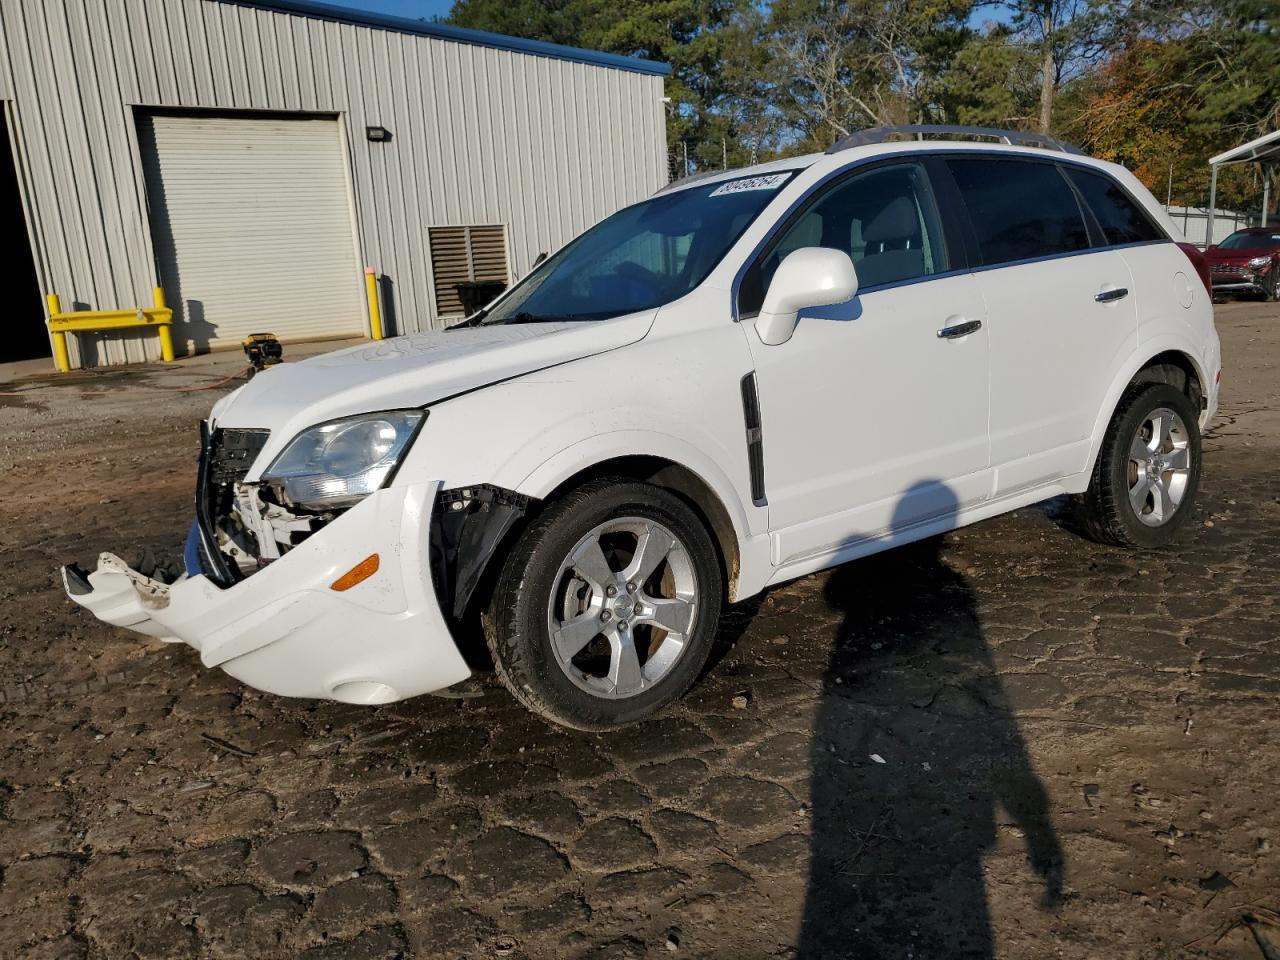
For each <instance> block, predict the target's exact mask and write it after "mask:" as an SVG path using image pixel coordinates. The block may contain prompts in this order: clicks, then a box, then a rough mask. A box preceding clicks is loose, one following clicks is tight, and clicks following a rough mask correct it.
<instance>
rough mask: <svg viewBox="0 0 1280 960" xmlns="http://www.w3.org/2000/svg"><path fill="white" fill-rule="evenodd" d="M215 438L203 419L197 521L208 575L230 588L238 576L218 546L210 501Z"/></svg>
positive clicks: (222, 585)
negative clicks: (232, 573) (233, 572)
mask: <svg viewBox="0 0 1280 960" xmlns="http://www.w3.org/2000/svg"><path fill="white" fill-rule="evenodd" d="M213 437H214V434H213V432H212V431H210V430H209V421H208V420H201V421H200V466H199V469H198V471H197V474H196V524H197V526H198V527H199V530H200V546H201V548H202V550H203V560H204V561H206V562H205V563H204V564H202V565H203V566H204V568H205V576H207V577H208V578H209V579H210V580H212V581H213V582H214V583H215V584H216V585H217V586H219V587H224V588H225V587H229V586H231V585H232V584H234V583H235V582H236V581H235V578H234V577H233V576H232V575H231V570H230V568H229V567H228V566H227V561H226V558H225V557H223V555H222V551H221V550H219V549H218V538H217V534H216V533H215V532H214V526H213V512H212V509H211V507H210V504H209V492H210V491H209V488H210V477H211V472H212V464H211V459H212V457H213Z"/></svg>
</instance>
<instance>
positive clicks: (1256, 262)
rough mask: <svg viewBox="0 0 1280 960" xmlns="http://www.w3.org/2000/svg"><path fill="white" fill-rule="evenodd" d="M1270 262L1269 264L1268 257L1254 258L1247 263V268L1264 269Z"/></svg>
mask: <svg viewBox="0 0 1280 960" xmlns="http://www.w3.org/2000/svg"><path fill="white" fill-rule="evenodd" d="M1270 262H1271V258H1270V257H1254V258H1253V259H1252V260H1250V261H1249V266H1251V267H1254V268H1257V267H1265V266H1266V265H1267V264H1268V263H1270Z"/></svg>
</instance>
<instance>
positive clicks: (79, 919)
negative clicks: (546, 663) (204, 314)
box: [0, 304, 1280, 960]
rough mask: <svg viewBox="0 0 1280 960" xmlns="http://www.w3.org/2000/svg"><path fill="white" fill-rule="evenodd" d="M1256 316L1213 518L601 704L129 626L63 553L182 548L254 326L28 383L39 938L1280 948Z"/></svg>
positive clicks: (1274, 691) (1276, 422)
mask: <svg viewBox="0 0 1280 960" xmlns="http://www.w3.org/2000/svg"><path fill="white" fill-rule="evenodd" d="M1218 318H1219V319H1218V322H1219V329H1220V330H1221V332H1222V335H1223V340H1224V350H1225V354H1226V372H1225V374H1224V386H1223V391H1224V393H1223V405H1222V412H1221V416H1220V418H1219V420H1218V421H1217V423H1216V425H1215V427H1214V429H1213V430H1212V432H1211V433H1210V435H1209V437H1208V438H1207V442H1206V471H1205V478H1204V485H1203V488H1202V491H1201V498H1200V503H1199V505H1198V507H1197V508H1196V512H1195V516H1194V517H1193V518H1192V519H1193V522H1192V523H1191V524H1189V527H1188V529H1187V530H1186V531H1185V534H1184V535H1183V536H1182V537H1181V538H1180V540H1179V542H1178V543H1177V545H1176V546H1175V547H1173V548H1172V549H1169V550H1167V551H1164V552H1160V553H1150V554H1137V553H1127V552H1124V551H1119V550H1114V549H1109V548H1103V547H1099V546H1096V545H1093V544H1091V543H1089V542H1087V541H1085V540H1083V539H1082V538H1081V537H1079V536H1078V535H1077V534H1076V533H1075V532H1074V531H1073V530H1072V528H1071V524H1070V521H1069V518H1068V515H1067V512H1066V511H1065V509H1064V505H1063V504H1062V503H1060V502H1052V503H1049V504H1046V505H1043V506H1042V507H1038V508H1032V509H1027V510H1023V511H1019V512H1018V513H1016V514H1013V515H1010V516H1007V517H1003V518H1000V519H997V520H994V521H990V522H987V523H984V524H980V525H977V526H975V527H971V528H968V529H966V530H963V531H959V532H957V533H954V534H951V535H948V536H946V537H944V538H941V539H938V540H934V541H930V542H928V543H924V544H919V545H915V546H912V547H907V548H903V549H901V550H898V551H894V552H891V553H889V554H885V555H882V556H880V557H874V558H870V559H868V560H865V561H859V562H856V563H854V564H850V565H847V566H845V567H843V568H840V569H838V570H836V571H833V572H829V573H825V574H821V575H815V576H812V577H807V578H805V579H803V580H799V581H796V582H794V583H792V584H789V585H786V586H783V587H780V588H776V589H773V590H771V591H769V592H768V594H767V595H765V596H764V597H762V598H757V600H755V601H754V602H751V603H748V604H745V605H743V606H741V607H738V608H735V609H734V610H732V611H731V612H730V614H729V615H728V617H727V618H726V623H725V628H724V634H723V637H722V640H723V643H722V647H723V656H722V657H721V659H720V661H719V663H718V664H717V665H716V666H715V667H714V669H713V670H712V671H711V672H710V674H709V675H708V676H707V677H706V678H705V679H704V680H703V681H702V682H701V683H700V684H699V685H698V686H697V687H696V688H695V689H694V691H693V692H692V694H691V695H690V696H689V697H688V698H687V699H686V700H685V701H683V702H682V703H681V704H680V705H679V706H678V707H677V708H676V709H674V710H672V711H671V712H669V713H668V714H667V715H665V716H663V717H661V718H659V719H656V720H654V721H652V722H649V723H646V724H642V725H640V726H637V727H634V728H631V729H628V730H626V731H624V732H621V733H617V734H613V735H599V736H597V735H585V734H572V733H568V732H565V731H562V730H558V729H553V728H550V727H547V726H546V725H544V724H543V723H541V722H540V721H539V720H537V719H536V718H534V717H532V716H530V715H529V714H527V713H526V712H525V711H523V710H522V709H521V708H519V707H518V706H517V705H516V704H515V703H514V702H513V701H512V700H511V698H510V697H509V696H507V695H506V693H505V692H504V691H503V690H502V689H501V688H499V687H498V686H497V685H496V684H495V683H494V682H492V680H491V678H483V679H482V681H481V683H480V684H479V686H478V691H477V692H478V695H477V696H474V697H471V698H467V699H442V698H433V697H423V698H419V699H416V700H412V701H408V702H405V703H400V704H393V705H390V706H386V707H380V708H356V707H349V706H343V705H339V704H333V703H311V702H299V701H289V700H284V699H280V698H277V697H273V696H268V695H265V694H260V693H257V692H255V691H253V690H248V689H245V688H244V687H242V686H241V685H240V684H238V683H237V682H235V681H234V680H232V679H231V678H229V677H227V676H226V675H224V674H222V673H221V672H219V671H216V670H215V671H208V670H205V669H203V668H202V667H201V666H200V663H199V660H198V658H197V657H196V655H195V654H194V653H193V652H192V651H190V650H188V649H186V648H183V647H173V646H166V645H164V644H161V643H157V642H151V641H148V640H147V639H145V638H141V637H137V636H134V635H132V634H128V633H125V632H123V631H117V630H113V629H111V628H109V627H106V626H104V625H102V624H99V623H98V622H96V621H95V620H93V618H92V617H90V616H89V615H87V614H86V613H84V612H82V611H80V610H79V609H78V608H76V607H74V605H72V604H71V603H70V602H68V601H66V600H65V598H63V596H62V594H61V590H60V587H59V584H58V581H57V578H56V576H55V572H54V571H55V567H56V565H57V564H58V563H60V562H63V561H66V560H70V559H76V558H78V559H80V560H82V561H89V560H91V559H92V558H93V557H94V556H95V555H96V553H97V552H99V551H100V550H103V549H122V550H123V551H124V552H125V553H126V555H128V554H130V553H131V552H132V550H133V549H135V548H154V549H172V548H173V547H174V546H175V545H176V544H177V543H178V541H179V540H180V538H181V536H182V533H183V531H184V530H185V528H186V526H187V524H188V522H189V516H190V511H191V491H192V486H193V481H194V472H195V440H196V421H197V420H198V418H199V417H201V416H202V415H203V414H204V412H205V411H206V410H207V408H208V406H209V404H210V403H211V402H212V401H213V399H214V398H215V397H216V396H217V395H218V394H219V393H220V392H221V391H222V390H225V389H227V386H226V385H224V386H222V387H218V388H216V389H195V390H193V389H190V388H193V387H198V388H204V387H207V386H209V385H210V384H211V383H212V382H213V381H215V380H216V379H218V378H220V377H223V376H226V375H227V374H229V373H234V371H235V368H236V364H237V359H236V358H235V357H233V356H229V355H228V356H219V357H216V358H201V359H198V360H196V361H193V362H187V363H182V364H179V365H175V366H166V367H160V366H150V367H138V368H130V369H126V370H118V371H107V372H103V373H82V374H73V375H67V376H64V377H53V376H49V377H42V378H34V379H32V378H28V379H23V380H18V381H12V382H9V383H7V384H0V392H2V394H3V395H0V610H2V611H3V617H0V869H2V870H3V874H2V877H0V956H3V957H11V956H30V957H82V956H88V957H104V958H120V957H133V956H138V957H185V956H199V957H249V958H270V957H296V956H304V957H308V958H321V957H323V958H334V957H369V958H373V957H395V956H417V957H428V956H447V957H455V956H456V957H471V956H479V957H527V958H534V957H539V958H540V957H560V956H565V957H585V956H590V957H640V956H668V955H670V956H676V957H681V956H683V957H706V958H726V960H728V958H733V960H739V958H753V957H794V956H801V957H805V958H811V957H825V956H832V957H835V956H847V957H858V958H860V960H862V958H878V957H886V958H888V957H892V958H897V960H903V958H911V957H914V958H935V957H975V958H980V957H1010V958H1037V960H1038V958H1044V957H1066V958H1077V957H1078V958H1095V957H1107V958H1129V957H1152V958H1155V957H1183V956H1185V957H1241V958H1249V960H1271V958H1274V957H1280V926H1277V925H1276V924H1277V923H1278V922H1280V915H1278V914H1277V913H1276V912H1274V911H1280V862H1278V860H1277V852H1276V846H1277V845H1278V844H1280V812H1278V811H1277V803H1276V796H1277V787H1278V785H1280V745H1278V744H1280V710H1277V706H1280V637H1278V633H1280V627H1278V624H1280V616H1278V614H1280V610H1278V609H1277V604H1278V598H1277V594H1278V593H1280V588H1278V586H1277V575H1278V574H1280V482H1278V479H1280V402H1278V400H1280V373H1278V371H1277V363H1278V362H1280V307H1277V305H1275V304H1227V305H1223V306H1220V307H1219V308H1218ZM183 390H185V391H187V392H180V391H183ZM1267 951H1271V952H1270V953H1268V952H1267Z"/></svg>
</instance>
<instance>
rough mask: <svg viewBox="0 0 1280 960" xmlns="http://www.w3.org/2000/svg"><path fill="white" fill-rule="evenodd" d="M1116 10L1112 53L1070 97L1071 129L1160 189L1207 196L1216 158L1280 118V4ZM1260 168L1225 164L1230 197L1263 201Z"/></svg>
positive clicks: (1245, 1) (1155, 3) (1164, 1)
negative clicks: (1212, 160)
mask: <svg viewBox="0 0 1280 960" xmlns="http://www.w3.org/2000/svg"><path fill="white" fill-rule="evenodd" d="M1106 14H1107V16H1108V19H1109V20H1110V22H1111V23H1112V24H1114V26H1113V28H1112V34H1111V39H1110V47H1111V54H1110V56H1109V57H1108V58H1107V60H1106V61H1105V62H1103V63H1102V64H1101V65H1100V66H1099V69H1097V70H1096V71H1095V72H1094V73H1093V74H1091V75H1087V76H1083V77H1080V78H1079V79H1078V80H1077V81H1076V82H1075V83H1074V84H1073V85H1072V87H1071V88H1070V89H1069V90H1068V91H1067V92H1066V93H1065V94H1064V105H1067V106H1068V107H1069V109H1067V110H1065V111H1064V112H1065V113H1066V114H1067V117H1066V118H1065V125H1066V128H1067V130H1068V131H1069V132H1070V133H1071V134H1072V135H1073V136H1075V137H1077V138H1078V139H1080V140H1081V141H1082V142H1083V143H1084V144H1085V145H1086V146H1087V147H1088V148H1089V149H1090V150H1092V151H1093V152H1095V153H1097V154H1098V155H1099V156H1103V157H1107V158H1109V159H1114V160H1116V161H1118V162H1121V163H1124V164H1126V165H1127V166H1129V167H1131V168H1132V169H1134V170H1135V171H1136V172H1137V174H1138V176H1139V177H1140V178H1141V179H1142V180H1143V181H1144V182H1145V183H1146V184H1147V186H1148V187H1151V188H1152V189H1153V190H1155V191H1156V192H1157V193H1158V194H1163V193H1164V192H1165V191H1170V193H1171V195H1172V197H1173V199H1174V201H1175V202H1181V203H1186V204H1192V205H1199V204H1203V203H1205V202H1206V201H1207V188H1208V175H1207V162H1208V158H1209V157H1210V156H1212V155H1213V154H1216V153H1218V152H1220V151H1222V150H1226V149H1228V148H1229V147H1232V146H1234V145H1235V144H1237V143H1240V142H1242V141H1245V140H1248V139H1251V138H1253V137H1256V136H1258V135H1260V134H1262V133H1266V132H1269V131H1270V130H1273V129H1275V128H1276V126H1277V124H1280V9H1278V8H1277V5H1276V4H1275V3H1273V2H1270V0H1177V2H1174V0H1132V2H1122V0H1116V2H1114V3H1112V4H1111V5H1110V6H1109V8H1107V10H1106ZM1260 175H1261V171H1260V170H1258V169H1257V168H1256V167H1236V168H1227V169H1225V170H1224V171H1223V176H1222V180H1221V181H1220V183H1219V199H1220V202H1221V203H1222V204H1224V205H1226V206H1238V207H1240V206H1248V205H1249V204H1251V203H1252V202H1254V200H1255V199H1256V197H1257V194H1258V192H1260V189H1261V184H1260V183H1259V182H1258V178H1259V176H1260ZM1272 175H1273V176H1275V172H1273V174H1272Z"/></svg>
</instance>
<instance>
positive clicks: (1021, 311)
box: [947, 154, 1137, 497]
mask: <svg viewBox="0 0 1280 960" xmlns="http://www.w3.org/2000/svg"><path fill="white" fill-rule="evenodd" d="M947 168H948V170H949V171H950V173H951V175H952V177H953V178H954V183H955V186H956V188H957V189H958V192H959V194H960V197H961V198H962V200H963V203H964V206H965V207H966V209H967V210H968V213H969V222H970V224H971V226H972V230H973V236H972V241H973V243H974V245H975V247H976V251H975V253H974V259H975V261H976V262H977V263H978V265H979V269H978V271H977V273H976V276H977V278H978V282H979V284H980V285H981V289H982V296H983V299H984V300H985V301H986V305H987V316H988V336H989V338H990V344H991V463H992V466H993V468H994V469H995V472H996V477H995V485H996V496H998V497H999V496H1004V495H1013V494H1016V493H1017V492H1018V491H1021V490H1026V489H1030V488H1032V487H1037V486H1041V485H1044V484H1047V483H1052V482H1053V481H1055V480H1059V479H1061V478H1063V477H1066V476H1069V475H1071V474H1073V473H1078V472H1080V471H1081V470H1083V469H1085V467H1086V466H1087V457H1088V451H1089V441H1090V437H1091V434H1092V432H1093V426H1094V422H1095V420H1096V418H1097V416H1098V410H1099V404H1100V403H1101V402H1102V398H1103V397H1104V396H1105V395H1106V393H1107V390H1108V387H1109V386H1110V384H1111V379H1112V377H1113V375H1114V371H1115V370H1116V369H1117V368H1118V367H1119V366H1120V364H1121V363H1123V361H1124V360H1125V359H1126V358H1127V357H1129V356H1130V355H1131V354H1132V352H1133V350H1134V348H1135V347H1136V345H1137V311H1136V309H1135V302H1136V300H1137V297H1136V296H1134V295H1133V293H1132V288H1133V280H1132V277H1131V274H1130V271H1129V266H1128V264H1127V263H1126V262H1125V260H1124V258H1123V257H1122V256H1121V255H1120V254H1119V253H1118V252H1117V251H1115V250H1113V249H1107V248H1106V247H1105V246H1101V245H1100V246H1096V247H1095V246H1093V245H1092V241H1091V234H1090V229H1089V226H1088V225H1087V223H1086V219H1085V217H1086V215H1085V212H1084V210H1083V209H1082V207H1081V204H1080V201H1079V198H1078V196H1077V194H1076V192H1075V190H1074V189H1073V188H1072V186H1071V185H1070V184H1069V183H1068V181H1067V178H1066V177H1065V176H1064V174H1063V172H1062V171H1061V169H1060V168H1059V166H1058V164H1056V163H1054V162H1053V161H1051V160H1047V159H1046V160H1041V159H1037V158H1031V157H1018V156H1013V155H1008V154H1005V155H994V154H988V155H976V156H965V157H952V158H949V159H948V160H947Z"/></svg>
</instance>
